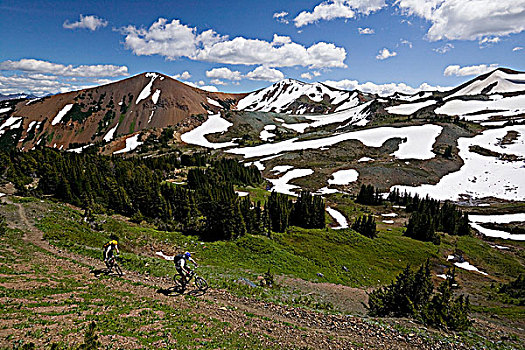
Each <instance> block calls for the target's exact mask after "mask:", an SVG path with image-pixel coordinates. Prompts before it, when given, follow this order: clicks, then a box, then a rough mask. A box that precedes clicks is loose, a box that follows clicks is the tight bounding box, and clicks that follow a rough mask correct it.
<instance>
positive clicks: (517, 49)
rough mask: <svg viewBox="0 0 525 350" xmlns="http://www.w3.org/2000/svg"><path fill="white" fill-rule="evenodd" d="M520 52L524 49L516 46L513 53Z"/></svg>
mask: <svg viewBox="0 0 525 350" xmlns="http://www.w3.org/2000/svg"><path fill="white" fill-rule="evenodd" d="M520 50H523V47H521V46H516V47H515V48H513V49H512V51H520Z"/></svg>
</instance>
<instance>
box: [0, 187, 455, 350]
mask: <svg viewBox="0 0 525 350" xmlns="http://www.w3.org/2000/svg"><path fill="white" fill-rule="evenodd" d="M1 200H2V201H4V202H6V203H9V204H12V205H14V206H15V207H16V208H17V210H16V213H17V216H18V218H16V219H15V220H11V221H10V222H9V223H8V224H9V225H10V226H11V227H13V228H18V229H20V230H21V231H22V232H24V236H23V239H24V240H25V241H27V242H30V243H32V244H34V245H35V246H37V247H40V248H42V249H44V250H45V251H47V252H49V253H51V255H49V254H46V255H45V256H39V257H38V259H41V260H42V264H44V265H47V266H53V267H54V268H56V269H62V268H64V269H69V270H73V271H74V272H75V273H77V274H78V275H79V276H83V277H82V278H87V281H88V283H89V279H95V277H94V276H93V275H92V274H91V271H92V268H100V267H101V265H102V263H101V261H100V260H96V259H92V258H90V257H86V256H82V255H77V254H74V253H71V252H69V251H64V250H61V249H57V248H56V247H54V246H53V245H51V244H49V242H48V241H46V240H44V239H43V233H42V231H40V230H39V229H37V228H36V227H35V226H34V223H33V217H28V215H27V213H26V209H25V207H24V205H23V204H21V203H14V202H13V201H12V200H10V198H9V197H3V198H2V199H1ZM85 276H89V277H85ZM111 280H112V279H111ZM111 280H107V282H106V281H105V282H104V283H107V284H108V287H109V284H110V283H111ZM129 282H137V283H133V284H132V283H129ZM296 283H298V284H300V283H301V282H300V281H296ZM167 286H169V279H167V278H159V277H148V276H144V275H141V274H138V273H136V272H133V271H126V275H125V276H124V277H123V279H122V280H119V281H118V282H117V283H111V288H116V289H117V290H121V291H125V292H129V293H132V294H133V295H136V296H141V297H147V298H149V299H152V300H158V301H161V302H162V303H166V304H168V305H172V306H174V307H177V308H184V309H188V310H196V312H197V311H198V313H199V314H204V315H207V316H209V317H212V318H214V319H218V320H220V321H221V322H228V324H229V325H230V327H231V328H233V329H234V330H237V329H238V330H242V329H243V327H244V325H246V324H250V331H252V332H254V333H256V334H261V335H265V336H266V337H262V338H261V339H266V340H264V341H266V342H268V343H267V344H268V345H275V344H281V345H282V347H284V348H316V349H319V348H320V349H340V348H344V349H352V348H357V347H361V348H363V347H364V348H370V349H373V348H376V349H384V348H388V349H459V348H462V347H460V346H459V345H457V344H450V343H448V342H436V341H433V340H432V341H429V340H428V339H427V337H425V336H421V335H419V334H405V333H402V332H399V331H397V330H395V329H393V328H392V327H389V326H384V325H383V326H381V325H379V324H376V323H373V322H369V321H368V320H367V319H363V318H359V317H352V316H346V315H340V314H336V315H330V314H323V313H319V312H314V311H310V310H306V309H303V308H296V307H291V306H283V305H278V304H274V303H270V302H264V301H259V300H255V299H252V298H246V297H239V296H235V295H232V294H231V293H229V292H227V291H224V290H218V289H210V290H209V291H208V292H207V293H206V294H205V295H204V296H202V297H201V298H198V299H197V300H188V299H187V298H184V297H182V296H176V297H166V296H165V295H163V294H159V293H158V292H157V288H158V287H167ZM152 287H154V288H152ZM332 297H336V296H332ZM268 339H272V340H268ZM0 345H1V343H0ZM130 347H131V346H130Z"/></svg>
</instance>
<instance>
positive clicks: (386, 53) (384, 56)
mask: <svg viewBox="0 0 525 350" xmlns="http://www.w3.org/2000/svg"><path fill="white" fill-rule="evenodd" d="M396 55H397V52H395V51H390V50H388V49H387V48H386V47H385V48H383V49H381V50H379V54H378V55H377V56H376V59H378V60H386V59H387V58H389V57H394V56H396Z"/></svg>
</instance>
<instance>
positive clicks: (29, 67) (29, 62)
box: [0, 58, 128, 77]
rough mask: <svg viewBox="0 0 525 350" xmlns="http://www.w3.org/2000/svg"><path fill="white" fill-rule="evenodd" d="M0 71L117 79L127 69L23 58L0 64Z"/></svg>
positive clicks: (123, 74)
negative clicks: (64, 63)
mask: <svg viewBox="0 0 525 350" xmlns="http://www.w3.org/2000/svg"><path fill="white" fill-rule="evenodd" d="M0 70H8V71H22V72H31V73H41V74H54V75H59V76H64V77H117V76H125V75H128V67H126V66H115V65H112V64H96V65H81V66H76V67H74V66H73V65H67V66H66V65H63V64H59V63H53V62H48V61H42V60H36V59H32V58H24V59H21V60H19V61H11V60H7V61H3V62H0Z"/></svg>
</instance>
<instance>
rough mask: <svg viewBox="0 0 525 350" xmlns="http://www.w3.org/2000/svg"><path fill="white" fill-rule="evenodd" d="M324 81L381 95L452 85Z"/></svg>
mask: <svg viewBox="0 0 525 350" xmlns="http://www.w3.org/2000/svg"><path fill="white" fill-rule="evenodd" d="M323 83H324V84H326V85H328V86H332V87H334V88H337V89H341V90H359V91H362V92H366V93H370V94H377V95H379V96H390V95H392V94H394V93H395V92H401V93H405V94H410V95H412V94H415V93H417V92H420V91H435V90H439V91H445V90H449V89H451V88H450V87H442V86H432V85H429V84H427V83H423V84H421V85H420V86H419V87H417V88H414V87H411V86H409V85H407V84H405V83H387V84H375V83H372V82H366V83H363V84H361V83H359V82H358V81H357V80H350V79H343V80H326V81H324V82H323Z"/></svg>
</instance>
